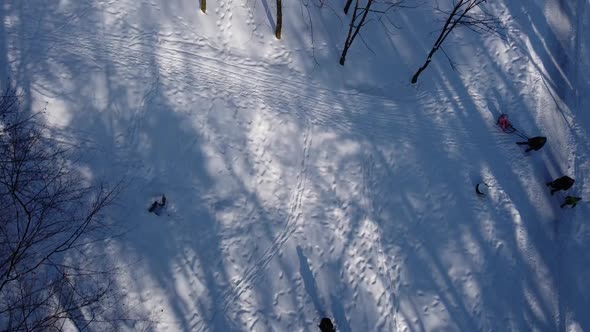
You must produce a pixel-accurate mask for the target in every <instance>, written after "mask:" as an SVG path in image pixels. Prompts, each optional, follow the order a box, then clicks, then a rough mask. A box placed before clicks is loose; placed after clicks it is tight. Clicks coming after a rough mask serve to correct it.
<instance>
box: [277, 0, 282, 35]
mask: <svg viewBox="0 0 590 332" xmlns="http://www.w3.org/2000/svg"><path fill="white" fill-rule="evenodd" d="M282 28H283V2H282V0H277V26H276V29H275V36H276V37H277V39H281V30H282Z"/></svg>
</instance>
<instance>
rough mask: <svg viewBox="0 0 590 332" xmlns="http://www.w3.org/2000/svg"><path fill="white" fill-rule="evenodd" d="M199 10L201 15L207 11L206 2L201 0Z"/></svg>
mask: <svg viewBox="0 0 590 332" xmlns="http://www.w3.org/2000/svg"><path fill="white" fill-rule="evenodd" d="M201 10H202V11H203V13H205V12H206V11H207V0H201Z"/></svg>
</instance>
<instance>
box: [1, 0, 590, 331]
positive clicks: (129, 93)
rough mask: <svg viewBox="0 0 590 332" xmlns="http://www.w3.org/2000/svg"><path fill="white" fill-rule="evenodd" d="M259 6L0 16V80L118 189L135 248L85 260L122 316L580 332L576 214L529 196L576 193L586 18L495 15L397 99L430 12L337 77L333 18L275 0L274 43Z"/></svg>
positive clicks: (177, 5)
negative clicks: (115, 278)
mask: <svg viewBox="0 0 590 332" xmlns="http://www.w3.org/2000/svg"><path fill="white" fill-rule="evenodd" d="M439 2H440V3H441V5H448V4H449V3H450V1H447V0H445V1H439ZM274 5H275V4H274V3H273V2H272V1H267V0H262V1H260V2H259V1H255V0H228V1H215V2H211V1H210V2H209V4H208V11H207V13H206V14H204V13H202V12H201V11H200V10H199V5H198V2H197V1H189V0H178V1H163V0H143V1H130V0H119V1H113V0H77V1H59V2H58V1H55V2H54V1H42V0H30V1H7V2H5V3H3V4H2V5H0V19H1V22H2V24H0V77H2V80H1V83H2V84H3V85H4V84H6V80H4V78H5V77H10V79H11V81H13V82H14V83H16V84H17V85H18V87H19V88H20V89H21V90H22V91H23V92H24V95H23V98H24V104H25V105H28V106H29V107H31V108H33V109H42V108H45V107H46V109H47V112H46V118H47V122H48V124H49V125H51V126H53V127H55V129H56V130H60V131H62V132H63V133H64V134H67V135H68V137H72V140H73V141H75V142H76V143H80V144H81V146H84V147H87V149H88V150H89V151H90V152H88V153H87V154H88V155H90V156H91V157H88V158H87V159H88V160H87V165H85V166H86V167H87V169H86V170H85V172H86V173H87V174H88V178H92V179H99V178H106V179H110V180H112V181H116V180H117V179H121V178H122V179H124V181H125V183H126V184H127V185H126V187H125V189H124V190H123V192H122V194H121V196H120V198H119V200H118V202H117V204H116V205H115V206H113V207H112V208H111V210H109V217H110V218H113V219H114V220H116V221H117V222H118V223H119V224H121V225H123V226H124V227H126V228H130V229H132V232H130V233H129V234H128V235H127V236H126V237H124V238H121V239H116V240H113V241H111V242H110V243H108V245H105V248H102V250H105V254H108V255H109V257H111V259H112V260H113V261H114V262H116V263H119V264H127V266H128V268H127V269H126V271H125V272H124V273H122V274H121V277H120V280H119V281H120V285H119V286H120V289H121V290H122V291H123V292H124V294H126V298H125V301H126V305H127V307H128V308H133V310H134V311H136V312H137V313H148V314H150V317H151V318H152V319H154V320H155V321H157V323H156V324H154V325H152V326H151V327H150V328H151V329H153V330H154V331H313V330H314V329H316V326H317V324H318V323H319V321H320V318H321V317H322V316H328V317H332V318H333V320H334V322H335V324H336V325H337V329H338V331H480V330H486V331H490V330H500V331H504V330H519V331H523V330H525V331H528V330H540V331H546V330H561V331H564V330H567V331H584V330H590V318H589V317H588V316H587V315H585V312H586V310H587V308H588V307H589V306H590V293H589V291H588V289H587V287H586V282H587V280H590V264H588V263H589V262H590V250H588V249H590V248H589V245H588V243H589V242H588V240H590V228H589V226H588V211H589V209H588V205H587V204H586V203H582V204H579V205H578V206H577V207H576V208H575V209H567V208H566V209H560V208H559V205H560V204H561V203H562V202H563V199H564V197H565V196H566V195H567V193H563V192H558V193H556V194H555V195H554V196H551V195H549V190H548V189H547V187H546V186H545V182H547V181H550V180H552V179H555V178H557V177H559V176H562V175H569V176H572V177H573V178H575V179H576V184H575V185H574V187H573V189H571V190H570V191H569V192H568V193H572V194H575V195H577V196H581V197H583V198H584V199H590V187H589V185H588V181H586V178H588V176H589V174H590V146H589V145H588V138H589V137H588V129H589V128H590V115H589V114H588V112H587V111H586V110H588V109H589V108H590V101H589V100H588V98H587V95H588V93H590V80H588V77H590V60H589V59H590V39H588V38H587V37H586V32H587V31H589V29H590V20H589V18H590V2H588V1H587V0H572V1H565V0H523V1H508V0H500V1H496V2H494V4H491V6H492V7H490V10H491V11H492V12H494V13H498V14H501V15H502V16H501V17H502V18H503V20H504V21H505V23H506V25H507V40H506V41H502V40H500V39H498V38H496V37H494V36H489V35H478V34H474V33H471V32H469V31H467V30H457V31H456V32H455V33H454V34H453V35H452V36H451V37H450V39H449V41H447V42H446V44H445V45H443V47H445V51H446V52H447V54H449V56H450V57H451V59H452V60H453V61H454V62H455V63H456V64H457V70H453V69H452V68H451V66H449V64H448V61H447V60H446V58H445V56H444V54H442V53H440V52H439V53H437V54H436V55H435V57H434V60H433V62H432V63H431V65H430V67H429V68H428V69H427V70H426V71H425V72H424V73H423V74H422V75H421V77H420V80H419V82H418V84H417V85H415V86H412V85H410V83H409V81H410V78H411V76H412V74H413V73H414V71H415V70H416V69H417V68H418V67H419V66H420V65H421V64H422V61H424V60H425V56H426V54H427V52H428V50H429V49H430V47H431V44H432V42H434V40H435V39H436V35H437V33H436V32H434V33H433V31H437V29H438V28H439V27H440V26H441V23H440V19H442V18H441V17H440V14H439V13H438V12H437V11H436V10H435V9H434V8H433V5H432V4H430V3H427V4H425V5H423V6H420V7H418V8H414V9H403V10H400V11H398V12H396V13H395V14H394V15H393V16H392V17H393V18H394V20H395V23H396V25H397V26H399V27H400V28H401V29H396V28H394V27H392V26H388V27H387V28H388V29H389V30H390V32H391V34H388V33H386V32H385V31H384V28H383V26H382V25H381V24H379V23H377V22H372V23H370V24H368V25H367V26H366V27H364V28H363V29H365V31H364V35H363V36H364V38H365V41H366V43H367V45H369V46H370V48H371V50H369V49H367V47H365V45H364V44H363V42H362V41H361V40H358V39H357V40H356V41H355V42H354V44H353V46H352V48H351V50H350V52H349V54H348V56H347V62H346V64H345V66H343V67H341V66H340V65H338V62H337V61H338V59H339V55H340V51H341V47H342V44H343V43H344V40H345V38H346V31H347V27H348V24H349V21H348V20H349V16H345V15H344V14H343V13H342V8H341V5H342V4H340V3H333V2H324V5H319V3H318V2H314V1H309V2H306V1H302V2H298V1H293V2H291V1H286V2H283V5H284V6H285V8H284V9H283V13H284V15H285V17H284V19H283V39H281V40H276V39H275V38H274V33H273V28H274V18H273V17H274V16H273V15H274V14H273V13H274V10H275V7H274ZM501 113H508V114H509V115H510V119H511V121H512V123H513V124H514V125H515V127H517V128H518V129H519V130H522V131H523V132H524V133H526V134H528V135H530V136H537V135H542V136H547V137H548V142H547V144H546V145H545V147H544V148H543V149H542V150H540V151H538V152H530V153H524V152H523V150H524V149H523V148H522V147H521V146H517V145H515V144H514V142H516V141H517V140H519V138H518V137H517V136H514V135H509V134H505V133H502V132H500V131H499V130H498V128H497V127H496V126H495V125H494V124H495V121H496V118H497V117H498V116H499V115H500V114H501ZM480 182H485V183H486V184H488V185H489V188H488V195H487V197H485V198H482V197H479V196H477V195H476V194H475V189H474V188H475V185H476V184H477V183H480ZM162 194H165V195H166V196H167V199H168V205H167V208H166V212H165V213H164V214H163V215H161V216H155V215H154V214H150V213H148V212H147V209H148V208H149V206H150V204H151V203H152V202H153V200H155V199H158V198H159V197H160V196H161V195H162ZM126 328H127V329H129V330H134V326H132V325H130V326H127V327H126Z"/></svg>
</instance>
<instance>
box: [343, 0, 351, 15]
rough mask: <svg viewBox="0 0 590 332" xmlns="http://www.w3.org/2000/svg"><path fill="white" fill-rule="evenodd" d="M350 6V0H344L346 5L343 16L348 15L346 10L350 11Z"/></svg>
mask: <svg viewBox="0 0 590 332" xmlns="http://www.w3.org/2000/svg"><path fill="white" fill-rule="evenodd" d="M351 4H352V0H346V5H345V6H344V14H348V10H349V9H350V5H351Z"/></svg>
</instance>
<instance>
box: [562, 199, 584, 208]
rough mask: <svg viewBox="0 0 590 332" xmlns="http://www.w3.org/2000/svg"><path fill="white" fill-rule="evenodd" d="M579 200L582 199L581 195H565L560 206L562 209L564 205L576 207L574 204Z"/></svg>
mask: <svg viewBox="0 0 590 332" xmlns="http://www.w3.org/2000/svg"><path fill="white" fill-rule="evenodd" d="M581 200H582V198H581V197H576V196H567V197H566V198H565V202H564V203H563V204H561V208H562V209H563V208H564V207H565V206H566V205H571V206H572V208H574V207H576V204H578V202H579V201H581Z"/></svg>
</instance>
